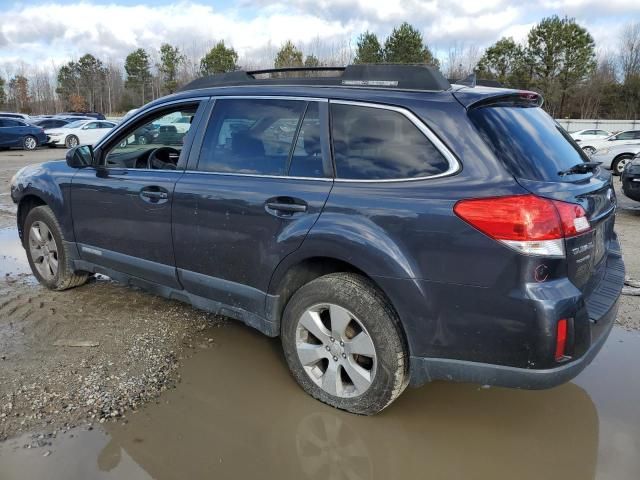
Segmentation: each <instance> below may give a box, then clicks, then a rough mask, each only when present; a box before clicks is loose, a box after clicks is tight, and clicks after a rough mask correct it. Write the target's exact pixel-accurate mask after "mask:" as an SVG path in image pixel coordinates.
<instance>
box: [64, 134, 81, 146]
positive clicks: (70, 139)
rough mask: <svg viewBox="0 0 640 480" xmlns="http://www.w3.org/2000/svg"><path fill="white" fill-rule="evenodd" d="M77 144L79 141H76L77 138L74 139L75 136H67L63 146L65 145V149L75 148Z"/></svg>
mask: <svg viewBox="0 0 640 480" xmlns="http://www.w3.org/2000/svg"><path fill="white" fill-rule="evenodd" d="M79 143H80V141H79V140H78V137H76V136H75V135H69V136H68V137H67V138H66V140H65V141H64V144H65V145H66V147H67V148H73V147H77V146H78V144H79Z"/></svg>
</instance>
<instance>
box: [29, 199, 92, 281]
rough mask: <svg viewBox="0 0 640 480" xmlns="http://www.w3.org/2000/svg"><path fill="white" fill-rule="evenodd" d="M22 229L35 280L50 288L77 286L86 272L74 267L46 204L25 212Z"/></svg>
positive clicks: (87, 276) (58, 227) (86, 276)
mask: <svg viewBox="0 0 640 480" xmlns="http://www.w3.org/2000/svg"><path fill="white" fill-rule="evenodd" d="M22 232H23V245H24V248H25V250H26V251H27V259H28V260H29V266H30V267H31V271H32V272H33V274H34V275H35V277H36V278H37V279H38V282H40V283H41V284H42V285H44V286H45V287H47V288H48V289H50V290H58V291H60V290H67V289H69V288H74V287H78V286H80V285H82V284H83V283H85V282H86V281H87V279H88V278H89V274H88V273H86V272H75V271H74V270H73V268H72V266H71V261H70V258H71V257H70V255H69V252H68V250H67V246H66V244H65V242H64V241H63V240H64V238H63V236H62V229H61V228H60V224H59V223H58V220H57V219H56V217H55V215H54V214H53V212H52V211H51V209H50V208H49V207H47V206H40V207H36V208H34V209H32V210H31V211H30V212H29V213H28V214H27V218H26V219H25V221H24V225H23V230H22ZM38 236H39V237H40V239H38ZM52 259H53V260H55V262H54V261H53V260H52ZM54 264H55V265H54ZM54 267H55V268H54Z"/></svg>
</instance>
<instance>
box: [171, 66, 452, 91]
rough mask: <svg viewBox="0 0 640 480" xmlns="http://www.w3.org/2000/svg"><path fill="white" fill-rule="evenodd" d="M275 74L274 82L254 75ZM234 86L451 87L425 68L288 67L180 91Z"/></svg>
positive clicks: (214, 79) (206, 80) (200, 82)
mask: <svg viewBox="0 0 640 480" xmlns="http://www.w3.org/2000/svg"><path fill="white" fill-rule="evenodd" d="M327 71H334V72H339V73H340V75H336V76H319V77H308V76H305V77H286V76H285V75H281V74H286V73H295V72H327ZM263 74H278V76H277V78H273V77H272V78H260V79H257V78H256V75H263ZM237 85H310V86H312V85H313V86H345V87H369V88H391V89H401V90H436V91H442V90H448V89H449V88H451V84H450V83H449V82H448V81H447V79H446V78H444V76H443V75H442V74H441V73H440V71H439V70H438V69H437V68H435V67H432V66H428V65H405V64H362V65H347V66H346V67H287V68H270V69H266V70H250V71H243V70H237V71H235V72H228V73H220V74H216V75H209V76H206V77H202V78H198V79H196V80H193V81H192V82H190V83H188V84H186V85H185V86H184V87H182V88H181V89H180V90H179V91H186V90H197V89H202V88H209V87H221V86H237Z"/></svg>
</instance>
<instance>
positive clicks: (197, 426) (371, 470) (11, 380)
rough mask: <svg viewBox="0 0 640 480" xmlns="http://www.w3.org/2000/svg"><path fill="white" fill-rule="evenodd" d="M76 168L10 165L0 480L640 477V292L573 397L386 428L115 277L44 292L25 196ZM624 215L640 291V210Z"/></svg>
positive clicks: (631, 269)
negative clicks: (25, 240)
mask: <svg viewBox="0 0 640 480" xmlns="http://www.w3.org/2000/svg"><path fill="white" fill-rule="evenodd" d="M63 155H64V151H63V150H56V151H51V150H39V151H37V152H34V153H31V154H24V153H23V152H18V151H12V152H2V153H0V478H3V479H4V478H7V479H12V478H43V477H45V476H46V477H47V478H50V479H53V478H61V479H62V478H64V479H70V478H199V477H204V476H213V475H212V474H215V473H217V474H219V475H221V476H222V477H224V478H228V477H230V476H233V477H236V478H243V477H248V476H254V477H255V476H258V475H260V476H261V477H262V478H413V477H417V476H418V475H424V473H425V472H426V471H430V472H434V478H491V479H495V478H513V476H514V472H518V474H517V476H518V477H519V478H563V479H569V478H576V479H578V478H579V479H584V478H594V477H596V476H597V477H598V478H616V479H622V478H640V459H638V456H637V451H638V450H639V449H640V422H638V420H637V405H638V402H639V401H640V373H639V372H638V371H637V369H633V368H630V367H629V365H630V364H637V362H638V360H639V359H640V335H638V330H639V329H640V296H624V297H623V301H622V306H621V310H620V315H619V318H618V324H619V327H620V328H617V329H614V333H613V334H612V337H611V339H610V340H609V341H608V342H607V344H606V346H605V349H604V350H603V352H602V353H601V354H600V355H599V356H598V357H597V359H596V361H595V362H594V364H593V365H592V366H590V367H589V368H588V369H587V370H586V371H585V372H584V373H583V374H581V375H580V376H579V377H578V378H577V379H576V381H574V382H572V383H570V384H567V385H564V386H562V387H559V388H556V389H552V390H548V391H543V392H523V391H515V390H508V389H498V388H490V389H485V388H480V387H479V386H477V385H453V384H446V383H436V384H434V385H431V386H428V387H424V388H421V389H418V390H409V391H407V392H405V394H403V396H402V397H401V398H400V399H399V401H398V402H397V404H396V405H394V406H393V407H391V408H389V409H387V410H385V412H383V414H382V415H380V416H378V417H376V419H375V421H371V420H370V419H366V418H361V417H355V416H353V415H348V414H344V413H342V412H339V411H336V410H333V409H330V408H328V407H325V406H323V405H321V404H319V403H318V402H315V401H313V400H311V399H309V398H307V397H306V396H305V395H304V393H302V392H301V391H300V389H299V388H298V387H297V386H296V385H295V383H294V382H293V380H292V379H291V378H290V376H289V374H288V372H287V370H286V365H285V364H284V362H283V359H282V357H281V353H280V349H279V344H278V342H277V340H269V339H266V338H264V337H263V336H261V335H259V334H257V333H255V332H253V331H252V330H250V329H247V328H244V327H242V326H238V325H235V324H234V325H228V323H229V322H226V321H225V319H221V318H215V317H213V316H210V315H207V314H204V313H202V312H199V311H196V310H194V309H192V308H190V307H188V306H185V305H182V304H179V303H176V302H170V301H166V300H163V299H161V298H158V297H155V296H152V295H149V294H146V293H143V292H140V291H136V290H133V289H127V288H123V287H120V286H118V285H116V284H114V283H112V282H110V281H108V280H105V279H97V280H94V281H92V282H91V283H89V284H87V285H85V286H83V287H80V288H78V289H75V290H72V291H69V292H63V293H52V292H49V291H47V290H45V289H43V288H41V287H40V286H39V285H37V284H36V283H35V282H34V280H33V277H31V276H30V275H29V271H28V266H27V264H26V260H25V258H24V252H23V250H22V248H21V247H20V245H19V243H18V241H17V238H16V231H15V226H14V222H15V220H14V211H15V210H14V207H13V205H12V204H11V203H10V199H9V196H8V184H9V180H10V178H11V176H12V175H13V173H15V171H16V170H17V169H18V168H20V167H21V166H23V165H26V164H29V163H36V162H41V161H45V160H46V159H50V158H56V157H57V158H61V157H63ZM616 184H618V182H617V181H616ZM620 203H621V209H620V211H619V215H618V219H617V231H618V234H619V235H620V238H621V240H622V244H623V251H624V256H625V262H626V265H627V269H628V272H627V273H628V275H630V276H632V277H635V278H638V279H640V258H638V255H637V252H639V251H640V235H638V233H637V232H638V229H639V228H640V208H638V207H640V205H638V206H636V204H634V202H631V201H630V200H628V199H626V198H623V197H620ZM625 330H626V331H625ZM56 343H58V344H63V345H60V346H57V345H56ZM71 343H80V344H84V345H95V346H78V347H72V346H64V345H65V344H66V345H68V344H71ZM196 353H197V354H196ZM194 354H195V355H194ZM176 386H177V388H173V387H176ZM145 403H149V405H148V406H147V407H145V408H143V409H140V407H141V406H142V405H143V404H145ZM135 411H139V413H137V414H133V412H135ZM73 426H77V427H79V428H72V427H73ZM3 439H8V440H6V441H4V442H2V441H1V440H3ZM38 447H39V448H38ZM463 454H464V455H463Z"/></svg>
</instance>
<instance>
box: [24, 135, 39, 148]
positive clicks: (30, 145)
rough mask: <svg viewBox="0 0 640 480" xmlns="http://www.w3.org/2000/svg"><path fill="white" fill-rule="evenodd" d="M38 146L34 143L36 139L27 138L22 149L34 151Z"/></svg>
mask: <svg viewBox="0 0 640 480" xmlns="http://www.w3.org/2000/svg"><path fill="white" fill-rule="evenodd" d="M37 146H38V143H37V142H36V139H35V138H33V137H27V138H25V139H24V148H25V149H27V150H35V148H36V147H37Z"/></svg>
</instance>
